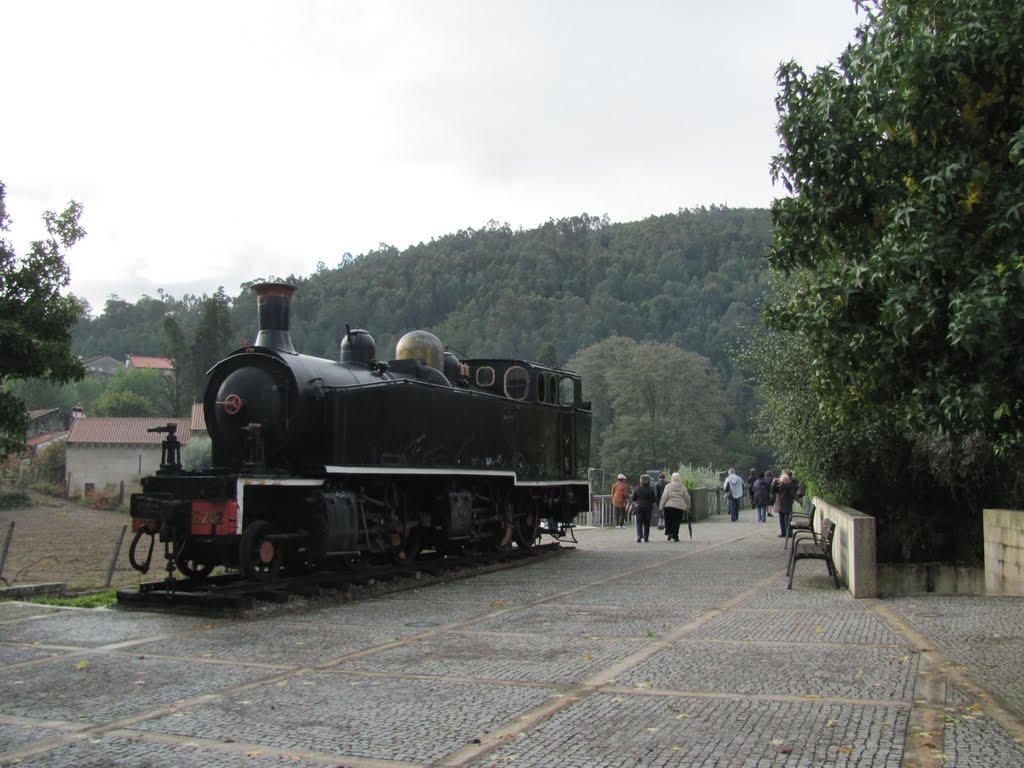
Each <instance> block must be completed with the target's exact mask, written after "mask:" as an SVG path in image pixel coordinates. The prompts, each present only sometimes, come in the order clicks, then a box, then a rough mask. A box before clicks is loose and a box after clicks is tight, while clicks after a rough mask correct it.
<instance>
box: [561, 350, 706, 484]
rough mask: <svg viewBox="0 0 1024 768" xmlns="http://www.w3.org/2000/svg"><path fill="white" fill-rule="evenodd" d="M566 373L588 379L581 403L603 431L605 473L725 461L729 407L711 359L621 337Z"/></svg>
mask: <svg viewBox="0 0 1024 768" xmlns="http://www.w3.org/2000/svg"><path fill="white" fill-rule="evenodd" d="M569 367H570V368H572V369H573V370H577V371H586V372H587V373H586V374H584V395H585V397H588V398H591V399H592V401H593V403H594V414H595V422H597V423H598V424H599V425H601V427H602V429H601V431H600V433H598V432H597V431H596V430H595V432H594V433H595V434H596V435H599V437H598V438H597V439H598V440H599V447H600V461H601V463H602V464H603V465H604V466H606V467H614V468H617V469H622V470H626V471H630V472H631V473H636V472H639V471H640V470H643V469H649V468H651V467H670V466H672V467H674V466H678V465H679V464H686V463H691V462H697V463H702V464H703V463H708V462H712V461H717V460H719V459H720V457H721V451H720V449H719V447H718V446H719V445H720V442H721V439H722V436H723V428H724V424H725V413H726V404H725V398H724V396H723V393H722V387H721V380H720V377H719V375H718V372H717V371H716V370H715V369H714V367H713V366H712V365H711V361H709V360H708V359H707V358H704V357H701V356H700V355H696V354H694V353H692V352H687V351H685V350H682V349H679V348H678V347H674V346H672V345H671V344H661V343H646V344H644V343H639V342H636V341H633V340H632V339H627V338H624V337H621V336H618V337H613V338H611V339H606V340H605V341H603V342H600V343H599V344H596V345H594V346H593V347H590V348H588V349H586V350H583V351H582V352H581V353H580V354H579V355H577V356H576V357H575V358H573V360H572V361H570V363H569ZM605 420H607V421H608V423H607V426H604V422H605Z"/></svg>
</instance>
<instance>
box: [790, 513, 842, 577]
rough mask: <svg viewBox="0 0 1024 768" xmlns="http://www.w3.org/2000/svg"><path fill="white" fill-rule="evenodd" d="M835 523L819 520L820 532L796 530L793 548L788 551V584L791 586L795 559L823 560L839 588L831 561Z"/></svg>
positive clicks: (834, 567) (837, 575) (836, 574)
mask: <svg viewBox="0 0 1024 768" xmlns="http://www.w3.org/2000/svg"><path fill="white" fill-rule="evenodd" d="M835 535H836V524H835V523H833V522H832V521H831V520H829V519H827V518H826V519H824V520H822V521H821V533H815V532H814V531H797V532H796V534H794V536H793V549H792V550H790V553H789V573H788V575H789V585H788V586H787V587H786V589H792V588H793V571H794V570H796V561H797V560H824V561H825V567H826V568H828V573H829V575H830V576H831V577H832V580H833V581H835V583H836V589H839V574H838V572H837V571H836V566H835V564H834V563H833V562H832V542H833V541H834V540H835Z"/></svg>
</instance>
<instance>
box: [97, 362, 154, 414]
mask: <svg viewBox="0 0 1024 768" xmlns="http://www.w3.org/2000/svg"><path fill="white" fill-rule="evenodd" d="M162 378H163V377H161V376H160V374H158V373H157V372H156V371H153V370H150V369H146V368H123V369H120V370H118V372H117V373H116V374H114V376H113V377H111V380H110V382H109V383H108V384H107V388H106V390H105V391H104V392H103V394H102V395H100V397H99V398H97V399H96V402H95V403H94V404H93V409H92V414H93V415H94V416H163V415H166V412H164V411H163V409H162V407H161V401H162V399H163V389H162V386H163V385H162V384H161V379H162Z"/></svg>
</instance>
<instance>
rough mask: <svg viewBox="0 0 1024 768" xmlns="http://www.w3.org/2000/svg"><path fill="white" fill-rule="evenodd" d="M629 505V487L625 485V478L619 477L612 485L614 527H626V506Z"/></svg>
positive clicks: (623, 476)
mask: <svg viewBox="0 0 1024 768" xmlns="http://www.w3.org/2000/svg"><path fill="white" fill-rule="evenodd" d="M628 503H629V486H628V485H626V476H625V475H619V477H618V479H616V481H615V482H614V483H612V509H613V510H615V527H616V528H624V527H625V525H626V504H628Z"/></svg>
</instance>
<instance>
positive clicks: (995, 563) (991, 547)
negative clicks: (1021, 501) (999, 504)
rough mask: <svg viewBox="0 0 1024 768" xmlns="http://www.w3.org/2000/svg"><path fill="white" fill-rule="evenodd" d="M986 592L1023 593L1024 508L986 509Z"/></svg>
mask: <svg viewBox="0 0 1024 768" xmlns="http://www.w3.org/2000/svg"><path fill="white" fill-rule="evenodd" d="M982 514H983V515H984V523H985V529H984V536H985V592H986V594H989V595H1017V596H1021V595H1024V572H1022V570H1021V567H1022V562H1024V511H1021V510H1016V509H986V510H984V511H983V513H982Z"/></svg>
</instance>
